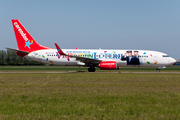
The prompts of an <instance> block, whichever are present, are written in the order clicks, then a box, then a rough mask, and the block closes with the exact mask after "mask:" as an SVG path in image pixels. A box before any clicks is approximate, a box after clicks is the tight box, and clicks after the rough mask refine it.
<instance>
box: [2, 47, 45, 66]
mask: <svg viewBox="0 0 180 120" xmlns="http://www.w3.org/2000/svg"><path fill="white" fill-rule="evenodd" d="M0 65H12V66H14V65H18V66H21V65H25V66H26V65H44V64H42V63H40V62H36V61H29V60H27V59H25V58H22V57H19V56H18V55H17V54H16V52H14V51H11V50H6V51H5V50H1V51H0Z"/></svg>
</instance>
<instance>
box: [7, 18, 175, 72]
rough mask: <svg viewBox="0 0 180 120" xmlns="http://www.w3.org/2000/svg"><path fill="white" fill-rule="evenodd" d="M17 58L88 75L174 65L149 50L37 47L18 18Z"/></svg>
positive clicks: (166, 56) (162, 55)
mask: <svg viewBox="0 0 180 120" xmlns="http://www.w3.org/2000/svg"><path fill="white" fill-rule="evenodd" d="M12 25H13V28H14V32H15V36H16V41H17V44H18V48H19V49H11V48H7V49H9V50H13V51H16V53H17V55H18V56H21V57H24V58H26V59H28V60H34V61H38V62H42V63H44V64H55V65H61V66H85V67H89V68H88V71H89V72H95V67H99V68H100V69H102V70H115V69H119V67H129V66H132V67H156V68H157V71H159V69H160V68H165V66H167V65H173V64H174V63H175V62H176V60H175V59H174V58H172V57H169V56H168V55H167V54H165V53H162V52H158V51H150V50H115V49H113V50H110V49H106V50H102V49H62V50H61V49H60V47H59V46H58V45H57V44H56V43H55V46H56V49H53V48H50V47H46V46H43V45H40V44H38V43H37V42H36V41H35V40H34V39H33V37H32V36H31V35H30V34H29V33H28V31H27V30H26V29H25V28H24V27H23V25H22V24H21V23H20V22H19V20H17V19H13V20H12Z"/></svg>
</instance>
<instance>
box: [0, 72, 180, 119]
mask: <svg viewBox="0 0 180 120" xmlns="http://www.w3.org/2000/svg"><path fill="white" fill-rule="evenodd" d="M0 119H52V120H54V119H180V74H122V73H99V74H94V73H92V74H89V73H63V74H43V73H42V74H30V73H29V74H13V73H11V74H9V73H6V74H0Z"/></svg>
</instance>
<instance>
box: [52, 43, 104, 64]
mask: <svg viewBox="0 0 180 120" xmlns="http://www.w3.org/2000/svg"><path fill="white" fill-rule="evenodd" d="M55 46H56V49H57V51H58V53H59V54H60V55H64V56H68V57H72V58H76V60H79V61H81V62H84V63H86V64H99V63H100V62H101V61H102V60H97V59H92V58H86V57H81V56H74V55H67V54H65V53H64V52H63V51H62V50H61V48H60V47H59V46H58V45H57V43H55Z"/></svg>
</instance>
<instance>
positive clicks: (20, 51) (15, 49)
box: [6, 48, 29, 54]
mask: <svg viewBox="0 0 180 120" xmlns="http://www.w3.org/2000/svg"><path fill="white" fill-rule="evenodd" d="M6 49H8V50H12V51H15V52H20V53H25V54H29V52H27V51H22V50H17V49H12V48H6Z"/></svg>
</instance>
